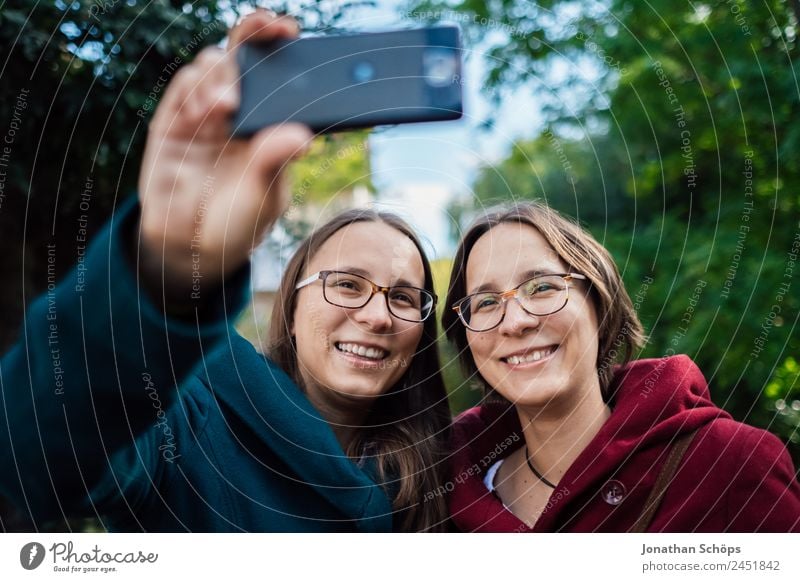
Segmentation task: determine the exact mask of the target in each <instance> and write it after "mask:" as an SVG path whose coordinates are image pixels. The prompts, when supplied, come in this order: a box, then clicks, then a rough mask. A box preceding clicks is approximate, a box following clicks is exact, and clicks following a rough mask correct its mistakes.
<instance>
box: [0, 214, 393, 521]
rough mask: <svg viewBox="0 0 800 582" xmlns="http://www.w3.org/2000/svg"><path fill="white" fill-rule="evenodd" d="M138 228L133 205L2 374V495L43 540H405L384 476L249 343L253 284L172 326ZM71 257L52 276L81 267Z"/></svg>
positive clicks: (228, 291) (218, 296)
mask: <svg viewBox="0 0 800 582" xmlns="http://www.w3.org/2000/svg"><path fill="white" fill-rule="evenodd" d="M135 223H136V207H135V206H134V205H133V204H127V205H126V207H125V209H124V210H123V211H122V212H121V213H119V214H118V215H117V217H116V218H115V219H112V221H111V223H110V225H109V226H108V227H107V228H106V229H105V230H104V232H103V234H102V235H100V236H98V238H97V239H96V240H95V241H94V243H93V244H92V245H91V247H90V250H89V252H88V253H87V255H86V258H85V260H84V261H82V262H79V264H78V266H77V267H76V268H75V269H74V270H73V271H72V272H71V273H70V274H69V275H68V276H67V277H66V278H65V279H64V280H63V281H62V282H61V283H60V284H59V285H58V286H55V285H51V286H50V287H49V288H48V291H47V292H45V294H44V295H42V296H41V297H39V298H38V299H37V300H36V301H35V302H34V303H32V304H31V305H30V306H29V308H28V310H27V313H26V318H25V324H24V327H23V330H22V333H21V337H20V339H19V340H18V341H17V343H16V345H15V346H14V348H13V349H12V350H11V351H10V352H9V353H7V354H6V355H4V356H3V358H2V360H0V395H1V396H2V406H3V409H2V412H0V415H2V416H3V418H2V423H3V430H0V493H1V494H2V495H4V496H6V497H7V498H9V499H10V500H11V501H12V502H13V503H15V504H16V505H17V506H18V508H19V509H20V510H21V511H22V512H23V513H24V514H26V515H28V516H29V517H30V518H31V519H32V520H33V521H34V523H35V524H36V526H37V527H42V526H43V525H45V524H46V523H47V522H49V521H52V520H56V519H61V518H64V517H75V516H98V517H100V518H101V520H102V523H103V525H104V526H105V527H106V528H107V529H109V530H124V531H261V532H300V531H390V530H391V528H392V509H391V504H390V502H389V499H388V497H387V495H386V494H385V492H384V489H383V487H382V486H380V485H378V484H376V481H375V480H374V479H373V478H372V476H371V473H370V472H369V471H368V469H369V467H363V468H359V466H357V465H356V464H355V463H353V462H352V461H351V460H349V459H348V457H347V456H346V455H345V454H344V452H343V451H342V449H341V447H340V446H339V443H338V441H337V440H336V437H335V436H334V434H333V432H332V430H331V429H330V427H329V425H328V424H327V423H326V422H325V421H324V420H323V419H322V418H321V417H320V415H319V413H318V412H317V411H316V409H315V408H314V407H313V406H312V405H311V404H310V403H309V401H308V400H307V399H306V397H305V396H304V395H303V394H302V393H301V392H300V390H299V389H298V388H297V386H296V385H295V384H294V383H293V382H292V381H291V380H290V379H289V378H288V377H287V376H286V374H284V373H283V371H282V370H281V369H280V368H278V367H277V366H276V365H275V364H274V363H273V362H271V361H270V360H269V359H268V358H267V357H265V356H263V355H261V354H260V353H258V352H257V351H256V350H255V349H254V348H253V346H252V345H251V344H250V343H248V342H247V341H246V340H244V339H243V338H242V337H240V336H239V335H238V334H236V332H235V331H234V330H233V328H232V320H233V317H234V316H235V314H236V312H238V311H239V309H240V308H241V307H242V305H243V304H244V303H245V301H246V292H245V290H246V289H247V280H248V277H247V273H246V272H242V273H239V274H238V275H237V276H235V277H234V278H233V279H232V280H231V281H229V282H227V283H226V285H225V288H224V289H220V290H217V291H216V292H215V293H214V296H213V297H212V296H209V297H204V300H203V305H206V306H211V308H207V309H206V311H204V312H203V313H195V314H194V315H193V316H192V317H191V318H189V319H187V320H176V319H171V318H168V317H165V316H164V314H163V313H162V312H161V311H160V310H159V309H157V308H156V307H155V305H154V304H153V303H151V301H150V300H149V298H148V297H147V295H146V294H145V291H144V289H140V287H139V285H138V280H137V275H136V269H135V267H134V266H133V261H132V260H131V259H130V258H129V253H128V252H127V251H126V244H127V243H126V242H125V241H126V240H133V238H132V237H133V233H134V228H133V227H134V225H135ZM55 250H56V249H54V252H53V253H51V255H49V256H48V257H47V258H46V260H52V261H56V260H58V261H62V260H65V261H66V260H71V259H72V258H73V257H74V254H70V253H72V252H73V251H74V249H67V250H66V251H65V252H63V253H61V252H58V253H56V252H55ZM58 250H59V251H60V249H58ZM66 255H69V256H66ZM223 306H224V308H223ZM6 427H7V428H6Z"/></svg>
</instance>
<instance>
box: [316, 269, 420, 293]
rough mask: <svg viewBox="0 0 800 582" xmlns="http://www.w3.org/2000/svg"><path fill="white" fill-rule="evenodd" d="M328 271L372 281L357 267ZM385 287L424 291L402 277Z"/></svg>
mask: <svg viewBox="0 0 800 582" xmlns="http://www.w3.org/2000/svg"><path fill="white" fill-rule="evenodd" d="M328 270H329V271H339V272H342V271H344V272H347V273H352V274H353V275H361V276H362V277H364V278H365V279H369V280H370V281H372V273H370V272H369V271H366V270H364V269H360V268H358V267H347V266H344V267H340V268H338V269H328ZM423 285H424V283H423ZM383 286H384V285H381V287H383ZM386 287H414V288H416V289H424V287H423V286H421V285H415V284H413V283H411V282H410V281H408V280H407V279H405V278H403V277H401V278H399V279H398V280H397V281H395V282H394V283H392V284H391V285H386Z"/></svg>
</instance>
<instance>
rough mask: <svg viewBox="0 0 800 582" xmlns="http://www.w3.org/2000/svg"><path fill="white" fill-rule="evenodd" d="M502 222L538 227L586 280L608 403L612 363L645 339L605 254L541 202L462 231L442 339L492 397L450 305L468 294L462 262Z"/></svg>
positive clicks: (502, 210) (493, 213)
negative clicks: (456, 350)
mask: <svg viewBox="0 0 800 582" xmlns="http://www.w3.org/2000/svg"><path fill="white" fill-rule="evenodd" d="M502 223H512V224H527V225H529V226H532V227H533V228H535V229H536V230H538V231H539V232H540V233H541V235H542V236H543V237H544V238H545V240H546V241H547V242H548V244H549V245H550V246H551V247H552V248H553V250H554V251H555V252H556V254H557V255H558V256H559V257H560V258H561V260H563V261H564V262H565V263H567V265H569V267H570V270H576V271H577V272H579V273H581V274H583V275H585V276H586V277H587V278H588V279H589V284H590V289H589V295H590V297H591V299H592V301H593V303H594V306H595V309H596V311H597V318H598V322H599V329H598V339H599V345H598V350H597V373H598V376H599V378H600V388H601V389H602V391H603V398H604V399H605V400H606V401H608V400H609V399H610V397H611V395H610V394H609V393H608V391H609V386H610V385H611V379H612V377H613V375H614V365H615V364H617V363H624V362H627V361H629V360H630V359H631V357H632V356H633V352H634V350H635V349H636V348H638V347H641V346H642V345H643V344H644V341H645V335H644V330H643V328H642V324H641V323H640V322H639V317H638V316H637V315H636V310H635V309H634V307H633V302H632V301H631V299H630V296H629V295H628V292H627V291H626V290H625V285H624V284H623V282H622V277H621V276H620V274H619V270H618V269H617V265H616V264H615V263H614V259H613V258H612V257H611V255H610V254H609V252H608V251H607V250H606V249H605V247H603V245H601V244H600V243H599V242H597V241H596V240H595V239H594V237H592V235H591V234H589V233H588V232H586V231H585V230H584V229H583V228H581V227H580V225H578V224H576V223H574V222H572V221H570V220H568V219H567V218H565V217H564V216H562V215H561V214H559V213H558V212H557V211H556V210H553V209H552V208H550V207H549V206H546V205H545V204H542V203H540V202H525V203H518V204H514V205H511V206H508V207H501V208H499V209H497V210H495V211H491V212H488V213H487V214H485V215H483V216H481V217H479V218H478V219H477V220H476V221H475V222H474V223H473V224H472V225H471V226H470V227H469V228H468V229H467V231H466V233H465V234H464V236H463V238H462V239H461V243H460V244H459V246H458V251H457V252H456V256H455V258H454V259H453V271H452V274H451V276H450V287H449V290H448V292H447V304H446V308H445V310H444V315H443V316H442V325H443V327H444V330H445V333H446V334H447V337H448V338H449V339H450V340H451V341H452V342H453V343H455V345H456V348H457V349H458V352H459V356H460V358H461V363H462V364H463V366H464V368H465V369H466V371H467V372H468V373H469V374H470V376H473V375H474V376H475V377H476V378H478V379H479V380H480V381H481V382H483V384H484V388H485V391H486V393H487V395H489V396H491V397H492V399H497V397H496V395H495V394H494V393H493V390H492V389H491V387H490V386H488V385H486V382H485V381H484V380H483V378H482V377H481V376H480V373H479V372H478V369H477V367H476V366H475V361H474V360H473V359H472V352H470V350H469V343H468V342H467V331H466V328H465V327H464V326H463V325H462V324H461V322H460V321H459V320H458V315H457V314H456V313H455V312H454V311H453V310H452V309H450V306H451V305H452V304H453V303H455V302H456V301H458V300H459V299H461V298H462V297H464V296H466V294H467V260H468V259H469V254H470V252H471V251H472V247H474V246H475V243H476V242H478V239H479V238H481V237H482V236H483V235H484V234H486V233H487V232H488V231H489V230H491V229H492V228H494V227H495V226H497V225H498V224H502Z"/></svg>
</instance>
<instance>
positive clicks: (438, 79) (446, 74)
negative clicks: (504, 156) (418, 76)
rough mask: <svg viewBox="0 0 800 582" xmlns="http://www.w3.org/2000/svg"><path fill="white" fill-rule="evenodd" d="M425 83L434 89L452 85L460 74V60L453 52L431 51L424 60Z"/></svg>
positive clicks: (426, 53)
mask: <svg viewBox="0 0 800 582" xmlns="http://www.w3.org/2000/svg"><path fill="white" fill-rule="evenodd" d="M422 62H423V67H424V72H423V75H424V76H425V81H426V82H427V83H428V84H429V85H431V86H432V87H447V86H449V85H452V84H453V83H454V81H455V79H456V76H457V74H458V60H457V59H456V55H455V54H454V53H453V52H452V51H445V50H437V49H431V50H428V51H426V52H425V55H424V56H423V58H422Z"/></svg>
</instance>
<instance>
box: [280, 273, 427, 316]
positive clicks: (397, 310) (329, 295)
mask: <svg viewBox="0 0 800 582" xmlns="http://www.w3.org/2000/svg"><path fill="white" fill-rule="evenodd" d="M315 281H322V296H323V297H324V298H325V301H327V302H328V303H330V304H331V305H335V306H336V307H344V308H345V309H359V308H361V307H364V306H365V305H366V304H367V303H369V302H370V300H371V299H372V296H373V295H375V294H376V293H382V294H383V295H384V297H385V298H386V306H387V307H388V308H389V313H391V314H392V315H393V316H395V317H396V318H397V319H402V320H403V321H411V322H413V323H420V322H422V321H425V320H426V319H428V317H430V315H431V313H433V310H434V307H436V295H434V294H433V293H431V292H429V291H426V290H425V289H420V288H419V287H411V286H410V285H393V286H391V287H382V286H380V285H378V284H376V283H374V282H372V281H370V280H369V279H367V278H366V277H362V276H361V275H356V274H355V273H348V272H346V271H319V272H318V273H314V274H313V275H311V276H309V277H308V278H307V279H304V280H303V281H300V282H299V283H298V284H297V286H296V287H295V289H302V288H303V287H306V286H308V285H311V284H312V283H314V282H315Z"/></svg>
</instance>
